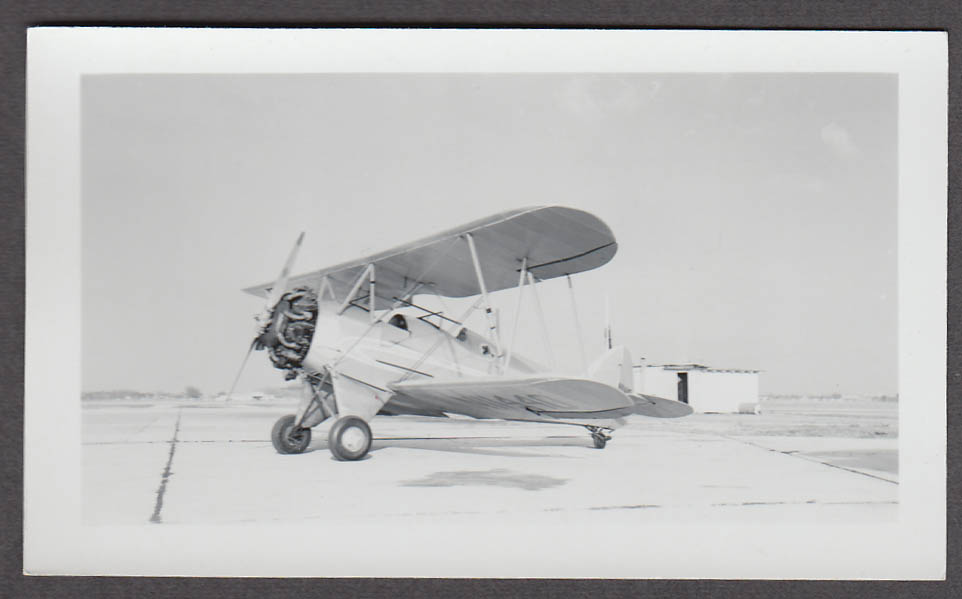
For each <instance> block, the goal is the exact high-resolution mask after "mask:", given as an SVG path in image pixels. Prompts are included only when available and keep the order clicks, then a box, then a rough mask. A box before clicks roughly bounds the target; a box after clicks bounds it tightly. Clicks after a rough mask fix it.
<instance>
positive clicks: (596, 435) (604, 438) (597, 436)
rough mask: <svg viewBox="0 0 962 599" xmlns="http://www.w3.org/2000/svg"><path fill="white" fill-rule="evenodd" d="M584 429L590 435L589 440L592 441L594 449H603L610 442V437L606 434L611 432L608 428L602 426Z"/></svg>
mask: <svg viewBox="0 0 962 599" xmlns="http://www.w3.org/2000/svg"><path fill="white" fill-rule="evenodd" d="M585 428H586V429H588V431H589V432H590V433H591V440H592V441H594V443H595V448H596V449H604V448H605V445H607V443H608V441H610V440H611V435H609V434H608V433H609V432H611V430H612V429H610V428H607V427H604V426H586V427H585Z"/></svg>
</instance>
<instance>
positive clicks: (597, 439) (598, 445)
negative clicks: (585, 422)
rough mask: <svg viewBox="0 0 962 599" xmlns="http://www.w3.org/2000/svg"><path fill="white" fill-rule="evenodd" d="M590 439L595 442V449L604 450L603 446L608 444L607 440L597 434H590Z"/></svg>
mask: <svg viewBox="0 0 962 599" xmlns="http://www.w3.org/2000/svg"><path fill="white" fill-rule="evenodd" d="M591 439H592V440H593V441H594V442H595V448H596V449H604V448H605V444H606V443H608V439H606V438H605V436H604V435H600V434H598V433H591Z"/></svg>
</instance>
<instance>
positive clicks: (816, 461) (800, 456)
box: [719, 435, 899, 485]
mask: <svg viewBox="0 0 962 599" xmlns="http://www.w3.org/2000/svg"><path fill="white" fill-rule="evenodd" d="M719 436H720V437H723V438H725V439H731V440H732V441H737V442H739V443H744V444H745V445H751V446H752V447H757V448H759V449H764V450H765V451H771V452H773V453H780V454H782V455H785V456H788V457H790V458H798V459H800V460H805V461H806V462H812V463H814V464H821V465H823V466H828V467H829V468H838V469H839V470H844V471H845V472H851V473H852V474H860V475H862V476H867V477H869V478H874V479H876V480H880V481H883V482H887V483H890V484H893V485H897V484H899V481H897V480H892V479H890V478H885V477H884V476H878V475H877V474H871V473H869V472H863V471H862V470H856V469H855V468H847V467H845V466H840V465H838V464H833V463H831V462H826V461H824V460H820V459H818V458H814V457H812V456H808V455H805V454H804V453H802V452H800V451H798V450H789V451H782V450H778V449H772V448H771V447H765V446H764V445H760V444H758V443H753V442H752V441H748V440H746V439H739V438H738V437H732V436H730V435H719Z"/></svg>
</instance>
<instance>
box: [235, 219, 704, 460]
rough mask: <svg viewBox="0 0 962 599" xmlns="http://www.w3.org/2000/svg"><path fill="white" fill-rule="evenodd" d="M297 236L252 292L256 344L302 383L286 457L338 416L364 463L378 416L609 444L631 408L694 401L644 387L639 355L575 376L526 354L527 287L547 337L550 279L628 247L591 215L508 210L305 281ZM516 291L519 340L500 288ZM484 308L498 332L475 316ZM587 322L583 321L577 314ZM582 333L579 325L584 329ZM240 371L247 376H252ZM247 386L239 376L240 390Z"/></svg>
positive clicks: (279, 441) (670, 407) (345, 454)
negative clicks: (550, 432)
mask: <svg viewBox="0 0 962 599" xmlns="http://www.w3.org/2000/svg"><path fill="white" fill-rule="evenodd" d="M303 239H304V234H303V233H301V235H300V237H298V239H297V241H296V243H295V244H294V248H293V249H292V250H291V253H290V255H289V257H288V259H287V263H286V264H285V265H284V268H283V270H282V271H281V274H280V276H279V277H278V279H277V280H276V281H274V282H273V283H266V284H261V285H255V286H253V287H250V288H248V289H245V290H244V291H246V292H248V293H251V294H254V295H256V296H259V297H262V298H265V300H266V305H265V311H264V313H263V314H261V315H260V316H258V317H257V318H256V320H257V329H256V332H255V337H254V340H253V341H252V343H251V345H250V348H249V349H248V351H247V354H246V356H245V358H244V362H243V363H242V365H241V372H243V368H244V364H246V362H247V359H248V358H249V357H250V355H251V352H252V351H254V350H267V352H268V354H269V356H270V360H271V362H272V363H273V365H274V366H275V367H276V368H278V369H281V370H283V371H285V373H286V374H285V378H286V379H288V380H293V379H295V378H298V379H300V380H301V382H302V386H303V390H304V391H303V398H302V400H301V402H300V405H299V406H298V409H297V413H296V414H291V415H287V416H283V417H282V418H280V419H279V420H278V421H277V422H276V424H275V425H274V427H273V430H272V431H271V441H272V443H273V445H274V448H275V449H276V450H277V451H278V452H280V453H282V454H296V453H302V452H304V451H305V450H306V449H307V447H308V446H309V444H310V442H311V429H312V428H313V427H315V426H317V425H318V424H320V423H321V422H323V421H325V420H327V419H329V418H333V419H334V420H333V424H332V425H331V427H330V430H329V433H328V441H329V448H330V451H331V453H332V454H333V455H334V457H335V458H337V459H339V460H358V459H361V458H362V457H364V456H365V455H366V454H367V453H368V450H369V449H370V447H371V441H372V433H371V429H370V426H369V425H368V423H369V422H370V421H371V420H372V418H374V416H375V415H378V414H385V415H403V414H410V415H420V416H436V417H445V416H448V415H461V416H469V417H473V418H479V419H500V420H512V421H528V422H541V423H557V424H565V425H574V426H579V427H584V428H585V429H587V430H588V432H589V433H590V434H591V438H592V440H593V442H594V446H595V447H597V448H599V449H601V448H604V447H605V444H606V443H607V442H608V441H609V440H610V439H611V433H612V432H613V431H614V430H615V429H616V428H618V427H620V426H622V425H624V424H625V422H626V418H627V417H628V416H630V415H632V414H640V415H644V416H650V417H660V418H666V417H678V416H684V415H687V414H689V413H691V408H689V406H688V405H686V404H683V403H680V402H677V401H673V400H668V399H663V398H658V397H652V396H648V395H643V394H640V393H635V392H633V390H632V370H631V358H630V355H629V353H628V351H627V350H625V349H624V348H612V347H611V344H610V342H609V349H608V350H607V351H606V352H604V353H603V355H602V356H601V357H600V358H598V359H597V360H596V361H595V362H594V363H593V364H592V365H591V367H590V368H588V369H587V372H586V373H583V374H581V375H579V376H562V375H559V374H556V373H554V372H553V371H552V369H550V368H548V367H546V366H543V365H541V364H539V363H537V362H536V361H534V360H533V359H530V358H528V357H525V356H521V355H519V354H518V353H517V352H516V351H513V347H512V346H513V345H514V336H515V335H516V333H517V328H518V320H519V318H520V313H521V305H522V300H523V296H524V294H525V292H526V290H530V292H531V295H532V296H533V298H534V304H535V306H536V308H537V310H536V311H537V313H538V315H539V319H540V320H541V329H542V333H543V335H544V344H545V347H546V348H550V342H549V331H548V327H547V323H546V322H545V318H544V314H543V311H542V310H541V300H540V296H539V292H538V286H539V283H540V282H542V281H546V280H549V279H554V278H557V277H567V278H568V282H569V287H570V282H571V280H570V277H571V275H574V274H577V273H580V272H584V271H587V270H591V269H594V268H598V267H600V266H602V265H604V264H606V263H608V262H609V261H610V260H611V259H612V258H613V257H614V255H615V252H616V251H617V248H618V245H617V242H616V241H615V238H614V235H613V234H612V232H611V229H610V228H609V227H608V226H607V225H606V224H605V223H604V222H602V221H601V220H600V219H598V218H597V217H595V216H593V215H592V214H590V213H588V212H584V211H582V210H576V209H573V208H567V207H561V206H548V207H535V208H524V209H519V210H512V211H509V212H503V213H500V214H496V215H494V216H490V217H488V218H484V219H481V220H477V221H474V222H471V223H468V224H466V225H463V226H461V227H457V228H455V229H451V230H448V231H444V232H442V233H438V234H436V235H433V236H431V237H427V238H424V239H421V240H418V241H414V242H412V243H408V244H405V245H402V246H399V247H396V248H393V249H390V250H387V251H384V252H380V253H377V254H373V255H370V256H365V257H363V258H359V259H357V260H353V261H350V262H345V263H342V264H338V265H335V266H331V267H328V268H322V269H320V270H315V271H312V272H307V273H304V274H301V275H297V276H291V275H290V271H291V267H292V264H293V262H294V260H295V257H296V255H297V253H298V251H299V249H300V247H301V244H302V242H303ZM508 289H513V290H514V293H516V294H517V298H516V305H517V307H518V309H517V310H516V311H515V313H514V318H513V323H512V325H511V329H510V330H511V337H510V342H511V343H506V342H505V341H506V340H505V339H504V335H503V330H502V327H501V326H500V322H499V320H500V318H499V314H498V312H497V311H496V310H495V309H494V308H493V307H492V304H491V301H490V295H491V294H492V293H495V292H497V291H503V290H508ZM425 295H433V296H436V297H437V298H438V299H439V302H440V304H441V305H444V298H472V297H473V298H474V301H473V302H472V303H471V304H470V307H469V308H468V309H467V310H465V311H464V313H462V314H452V313H449V312H446V311H444V310H440V309H431V308H428V307H425V306H424V305H422V304H423V303H424V302H423V301H422V302H421V304H419V303H418V301H420V300H419V298H420V297H422V296H425ZM476 310H480V311H483V313H484V316H485V319H486V324H487V330H485V331H481V332H479V331H472V330H469V329H468V328H467V327H466V326H465V324H464V323H465V320H466V319H467V318H468V317H469V316H470V315H471V314H472V313H474V312H475V311H476ZM576 320H577V315H576ZM579 330H580V329H579ZM237 377H238V378H239V377H240V372H239V373H238V375H237ZM236 384H237V378H235V380H234V385H236Z"/></svg>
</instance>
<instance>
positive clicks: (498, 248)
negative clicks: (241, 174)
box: [244, 206, 618, 301]
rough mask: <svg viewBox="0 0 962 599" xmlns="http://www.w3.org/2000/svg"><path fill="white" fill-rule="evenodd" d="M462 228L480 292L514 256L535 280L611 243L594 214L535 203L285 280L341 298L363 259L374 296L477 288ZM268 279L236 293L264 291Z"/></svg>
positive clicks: (513, 269) (501, 283) (588, 263)
mask: <svg viewBox="0 0 962 599" xmlns="http://www.w3.org/2000/svg"><path fill="white" fill-rule="evenodd" d="M468 233H470V234H471V236H472V237H473V238H474V241H475V245H476V247H477V251H478V255H479V261H480V265H481V271H482V273H483V274H484V279H485V284H486V286H487V288H488V291H498V290H500V289H508V288H510V287H514V286H515V285H517V283H518V273H519V272H520V270H521V264H522V260H524V259H525V258H526V259H527V264H528V270H529V271H530V272H531V273H532V274H534V276H535V277H537V278H538V279H541V280H545V279H552V278H555V277H560V276H564V275H569V274H575V273H579V272H584V271H586V270H591V269H594V268H598V267H599V266H602V265H604V264H606V263H607V262H608V261H610V260H611V259H612V258H613V257H614V255H615V252H616V251H617V249H618V244H617V242H616V241H615V237H614V234H613V233H612V232H611V229H610V228H609V227H608V225H606V224H605V223H604V222H603V221H602V220H601V219H599V218H598V217H596V216H594V215H592V214H590V213H588V212H585V211H583V210H576V209H574V208H566V207H563V206H543V207H535V208H524V209H520V210H512V211H508V212H502V213H500V214H496V215H494V216H490V217H487V218H483V219H480V220H477V221H474V222H471V223H468V224H466V225H462V226H460V227H457V228H454V229H450V230H448V231H444V232H442V233H438V234H437V235H432V236H430V237H426V238H424V239H420V240H418V241H414V242H411V243H408V244H405V245H402V246H398V247H395V248H393V249H390V250H387V251H384V252H380V253H377V254H372V255H369V256H365V257H363V258H359V259H357V260H352V261H350V262H344V263H342V264H337V265H335V266H331V267H328V268H322V269H320V270H315V271H311V272H308V273H304V274H301V275H297V276H294V277H291V278H290V281H289V284H288V287H289V288H290V287H296V286H310V287H314V288H317V287H318V285H319V284H320V280H321V278H322V277H325V276H326V277H327V278H328V280H329V281H330V283H331V285H332V287H333V289H334V292H335V293H336V294H337V295H338V297H339V298H341V297H344V296H345V295H346V294H347V293H348V291H349V290H350V289H351V287H352V286H353V284H354V282H355V280H356V279H357V278H358V277H359V276H360V275H361V273H362V272H363V271H364V269H366V268H367V266H368V265H371V264H373V265H374V268H375V273H376V280H377V285H376V292H375V295H376V296H377V297H378V298H380V299H384V300H388V301H390V300H392V299H393V298H396V297H401V296H403V295H405V294H406V293H407V292H409V291H410V290H411V288H412V287H413V285H414V284H415V283H422V284H423V285H425V286H429V287H430V288H433V290H434V292H436V293H437V294H439V295H442V296H446V297H467V296H471V295H477V294H478V293H480V290H479V289H478V282H477V278H476V277H475V273H474V268H473V266H472V262H471V255H470V252H469V249H468V247H467V244H466V243H465V242H464V240H463V239H462V237H463V236H464V235H466V234H468ZM270 286H271V283H263V284H261V285H255V286H253V287H249V288H247V289H245V290H244V291H246V292H248V293H251V294H253V295H257V296H260V297H266V296H267V295H268V293H269V292H270Z"/></svg>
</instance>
